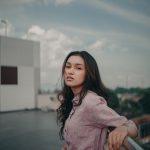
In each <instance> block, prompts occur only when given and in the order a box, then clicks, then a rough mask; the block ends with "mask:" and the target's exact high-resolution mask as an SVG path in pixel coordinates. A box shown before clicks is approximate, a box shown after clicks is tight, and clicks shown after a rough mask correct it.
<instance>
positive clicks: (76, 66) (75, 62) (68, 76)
mask: <svg viewBox="0 0 150 150" xmlns="http://www.w3.org/2000/svg"><path fill="white" fill-rule="evenodd" d="M85 72H86V71H85V63H84V60H83V59H82V57H80V56H70V57H69V58H68V60H67V62H66V65H65V69H64V80H65V84H66V85H67V86H69V87H71V88H72V89H80V90H81V89H82V86H83V83H84V81H85Z"/></svg>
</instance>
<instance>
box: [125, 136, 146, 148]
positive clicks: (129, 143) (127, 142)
mask: <svg viewBox="0 0 150 150" xmlns="http://www.w3.org/2000/svg"><path fill="white" fill-rule="evenodd" d="M123 146H124V147H125V148H126V149H127V150H144V149H143V148H142V147H141V146H140V145H139V144H138V143H136V142H135V141H134V140H133V139H132V138H130V137H126V139H125V140H124V143H123Z"/></svg>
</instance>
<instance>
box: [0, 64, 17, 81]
mask: <svg viewBox="0 0 150 150" xmlns="http://www.w3.org/2000/svg"><path fill="white" fill-rule="evenodd" d="M1 84H18V70H17V67H12V66H1Z"/></svg>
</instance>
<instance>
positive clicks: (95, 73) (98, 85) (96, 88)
mask: <svg viewBox="0 0 150 150" xmlns="http://www.w3.org/2000/svg"><path fill="white" fill-rule="evenodd" d="M71 56H80V57H81V58H82V59H83V60H84V63H85V70H86V75H85V81H84V85H83V88H82V90H81V92H80V96H79V97H80V98H79V103H78V104H77V105H80V104H81V103H82V99H83V98H84V96H85V95H86V93H87V91H88V90H91V91H93V92H95V93H97V94H98V95H99V96H103V97H104V98H105V99H106V100H107V99H108V92H107V91H108V89H107V88H105V86H104V85H103V83H102V80H101V77H100V74H99V70H98V66H97V63H96V61H95V59H94V58H93V57H92V56H91V55H90V54H89V53H88V52H86V51H73V52H71V53H69V54H68V56H67V57H66V59H65V60H64V63H63V67H62V91H61V92H60V93H59V94H58V100H59V101H60V102H61V105H60V107H59V108H58V109H57V121H59V122H60V123H61V129H60V132H59V133H60V137H61V139H63V129H64V125H65V121H66V119H67V118H68V116H69V114H70V112H71V109H72V107H73V104H72V99H73V97H74V94H73V92H72V90H71V88H70V87H68V86H67V85H66V84H65V82H64V78H63V77H64V70H65V66H66V62H67V60H68V59H69V57H71Z"/></svg>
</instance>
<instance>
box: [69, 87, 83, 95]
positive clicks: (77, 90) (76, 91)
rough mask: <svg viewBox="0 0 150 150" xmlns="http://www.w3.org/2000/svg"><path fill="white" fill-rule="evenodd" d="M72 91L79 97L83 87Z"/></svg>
mask: <svg viewBox="0 0 150 150" xmlns="http://www.w3.org/2000/svg"><path fill="white" fill-rule="evenodd" d="M71 89H72V92H73V94H74V96H77V95H78V94H79V93H80V92H81V90H82V87H80V88H71Z"/></svg>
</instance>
